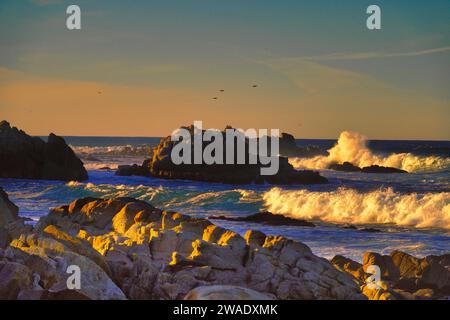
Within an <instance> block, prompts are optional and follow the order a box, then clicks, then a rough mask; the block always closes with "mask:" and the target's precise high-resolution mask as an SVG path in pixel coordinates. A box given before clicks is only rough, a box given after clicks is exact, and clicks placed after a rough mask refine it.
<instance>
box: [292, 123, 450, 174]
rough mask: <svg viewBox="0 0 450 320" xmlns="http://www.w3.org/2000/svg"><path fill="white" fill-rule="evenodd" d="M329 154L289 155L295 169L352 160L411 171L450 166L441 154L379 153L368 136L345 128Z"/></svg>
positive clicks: (360, 164)
mask: <svg viewBox="0 0 450 320" xmlns="http://www.w3.org/2000/svg"><path fill="white" fill-rule="evenodd" d="M328 153H329V155H328V156H316V157H314V158H290V159H289V162H290V163H291V164H292V165H293V166H294V168H296V169H318V170H320V169H327V168H328V166H329V165H330V164H332V163H343V162H345V161H348V162H351V163H352V164H354V165H357V166H358V167H366V166H371V165H379V166H385V167H394V168H399V169H403V170H406V171H408V172H417V171H438V170H442V169H446V168H449V167H450V158H443V157H438V156H416V155H414V154H411V153H394V154H391V155H389V156H385V157H384V156H380V155H376V154H374V153H372V151H370V149H369V148H368V147H367V138H366V137H365V136H363V135H362V134H360V133H357V132H350V131H343V132H342V133H341V134H340V136H339V140H338V142H337V143H336V145H335V146H334V147H332V148H331V149H329V150H328Z"/></svg>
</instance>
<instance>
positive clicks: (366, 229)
mask: <svg viewBox="0 0 450 320" xmlns="http://www.w3.org/2000/svg"><path fill="white" fill-rule="evenodd" d="M342 228H343V229H348V230H356V231H362V232H382V231H381V230H380V229H376V228H361V229H358V228H357V227H356V226H354V225H352V224H348V225H345V226H343V227H342Z"/></svg>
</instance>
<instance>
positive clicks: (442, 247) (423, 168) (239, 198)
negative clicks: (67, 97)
mask: <svg viewBox="0 0 450 320" xmlns="http://www.w3.org/2000/svg"><path fill="white" fill-rule="evenodd" d="M65 139H66V141H67V143H68V144H70V145H71V146H72V148H73V149H74V151H75V152H76V153H77V154H78V155H79V156H80V158H81V159H82V160H83V162H84V163H85V167H86V169H87V170H88V172H89V180H88V181H86V182H83V183H80V182H67V183H64V182H57V181H33V180H18V179H0V186H1V187H2V188H4V189H5V191H6V192H8V194H9V195H10V198H11V200H12V201H13V202H14V203H16V204H17V205H18V206H19V208H20V215H21V216H23V217H27V218H29V219H31V221H34V222H35V221H37V220H38V219H39V218H40V217H41V216H43V215H46V214H47V213H48V211H49V209H50V208H52V207H56V206H60V205H65V204H68V203H70V202H71V201H73V200H75V199H77V198H81V197H86V196H91V197H105V198H108V197H117V196H127V197H134V198H137V199H141V200H145V201H148V202H150V203H151V204H153V205H154V206H156V207H159V208H162V209H168V210H174V211H179V212H181V213H184V214H189V215H192V216H196V217H208V216H212V215H226V216H245V215H249V214H253V213H256V212H258V211H260V210H269V211H271V212H273V213H277V214H283V215H286V216H290V217H294V218H299V219H307V220H311V221H313V222H314V223H315V224H316V225H317V226H316V227H315V228H310V227H293V226H289V227H286V226H265V225H261V224H252V223H242V222H231V221H220V220H214V223H216V224H218V225H221V226H223V227H226V228H229V229H232V230H234V231H236V232H239V233H241V234H244V233H245V231H246V230H247V229H250V228H251V229H257V230H261V231H263V232H265V233H266V234H272V235H283V236H286V237H289V238H292V239H296V240H300V241H302V242H303V243H305V244H307V245H308V246H309V247H310V248H311V249H312V250H313V252H314V253H315V254H317V255H319V256H322V257H325V258H328V259H330V258H332V257H333V256H334V255H337V254H341V255H344V256H346V257H349V258H351V259H354V260H356V261H361V259H362V255H363V253H364V252H366V251H375V252H380V253H383V254H388V253H390V252H391V251H394V250H402V251H405V252H408V253H410V254H413V255H415V256H419V257H421V256H426V255H430V254H437V255H438V254H444V253H449V252H450V141H393V140H390V141H382V140H376V141H366V140H365V139H364V138H363V137H362V136H359V135H358V134H354V133H353V134H352V133H348V135H346V134H344V133H343V134H341V136H340V138H339V140H297V145H298V146H301V147H302V146H308V145H314V146H318V147H320V148H321V149H323V150H330V155H329V156H317V157H314V158H310V159H299V158H291V159H290V162H291V164H293V165H294V167H295V168H297V169H304V168H308V169H315V170H318V171H320V172H321V174H322V175H323V176H325V177H327V178H328V179H329V181H330V183H329V184H325V185H312V186H271V185H245V186H243V185H239V186H233V185H223V184H213V183H201V182H193V181H179V180H163V179H156V178H146V177H119V176H115V174H114V169H115V168H116V167H117V166H118V165H121V164H132V163H139V164H141V163H142V161H143V160H144V159H145V158H146V157H148V155H149V152H150V150H151V147H153V146H155V145H156V144H157V143H158V142H159V138H127V137H65ZM342 160H348V161H351V162H353V163H355V164H358V165H360V166H364V165H370V164H380V165H392V166H395V167H398V168H403V169H405V170H407V171H409V172H410V173H409V174H364V173H345V172H335V171H331V170H327V169H326V166H327V164H329V163H330V162H332V161H342ZM108 168H109V169H111V170H108ZM31 223H33V222H31ZM348 225H355V226H357V227H358V228H363V227H371V228H376V229H379V230H380V231H381V232H376V233H369V232H363V231H358V230H355V229H348V228H344V227H345V226H348Z"/></svg>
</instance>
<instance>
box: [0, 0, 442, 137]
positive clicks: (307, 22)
mask: <svg viewBox="0 0 450 320" xmlns="http://www.w3.org/2000/svg"><path fill="white" fill-rule="evenodd" d="M70 4H77V5H79V6H80V8H81V24H82V28H81V30H67V28H66V18H67V16H68V15H67V14H66V8H67V6H68V5H70ZM371 4H377V5H378V6H380V8H381V25H382V29H381V30H375V31H374V30H368V29H367V28H366V19H367V17H368V14H367V13H366V8H367V7H368V6H369V5H371ZM449 9H450V0H446V1H441V0H435V1H404V0H396V1H381V0H377V1H375V0H370V1H365V0H354V1H350V0H346V1H331V0H329V1H323V0H317V1H302V0H280V1H273V0H270V1H269V0H227V1H224V0H221V1H218V0H164V1H163V0H160V1H152V0H146V1H143V0H142V1H140V0H135V1H118V0H99V1H95V0H85V1H76V0H70V1H64V0H2V1H1V2H0V120H1V119H6V120H8V121H9V122H10V123H11V124H12V125H14V126H17V127H19V128H21V129H23V130H25V131H26V132H27V133H29V134H33V135H46V134H48V133H49V132H54V133H56V134H59V135H99V136H165V135H168V134H170V133H171V132H172V131H173V130H174V129H176V128H178V127H179V126H181V125H189V124H192V123H193V121H194V120H202V121H203V123H204V127H205V128H224V127H225V126H226V125H232V126H234V127H240V128H244V129H246V128H269V129H272V128H277V129H280V130H281V131H284V132H289V133H292V134H294V135H295V136H296V137H297V138H337V137H338V135H339V133H340V132H341V131H344V130H352V131H357V132H360V133H362V134H364V135H366V136H367V137H369V138H371V139H423V140H450V127H449V120H450V90H449V89H450V86H449V84H450V10H449ZM253 85H257V87H253ZM221 89H222V90H224V92H220V91H219V90H221ZM214 97H217V99H213V98H214Z"/></svg>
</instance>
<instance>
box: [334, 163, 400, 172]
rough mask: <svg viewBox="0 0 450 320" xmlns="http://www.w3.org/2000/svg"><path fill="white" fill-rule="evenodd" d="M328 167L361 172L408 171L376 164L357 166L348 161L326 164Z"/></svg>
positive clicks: (336, 169)
mask: <svg viewBox="0 0 450 320" xmlns="http://www.w3.org/2000/svg"><path fill="white" fill-rule="evenodd" d="M328 169H331V170H335V171H344V172H363V173H408V172H407V171H405V170H402V169H398V168H393V167H383V166H378V165H371V166H367V167H362V168H360V167H358V166H355V165H354V164H352V163H350V162H347V161H346V162H344V163H342V164H339V163H333V164H330V165H329V166H328Z"/></svg>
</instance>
